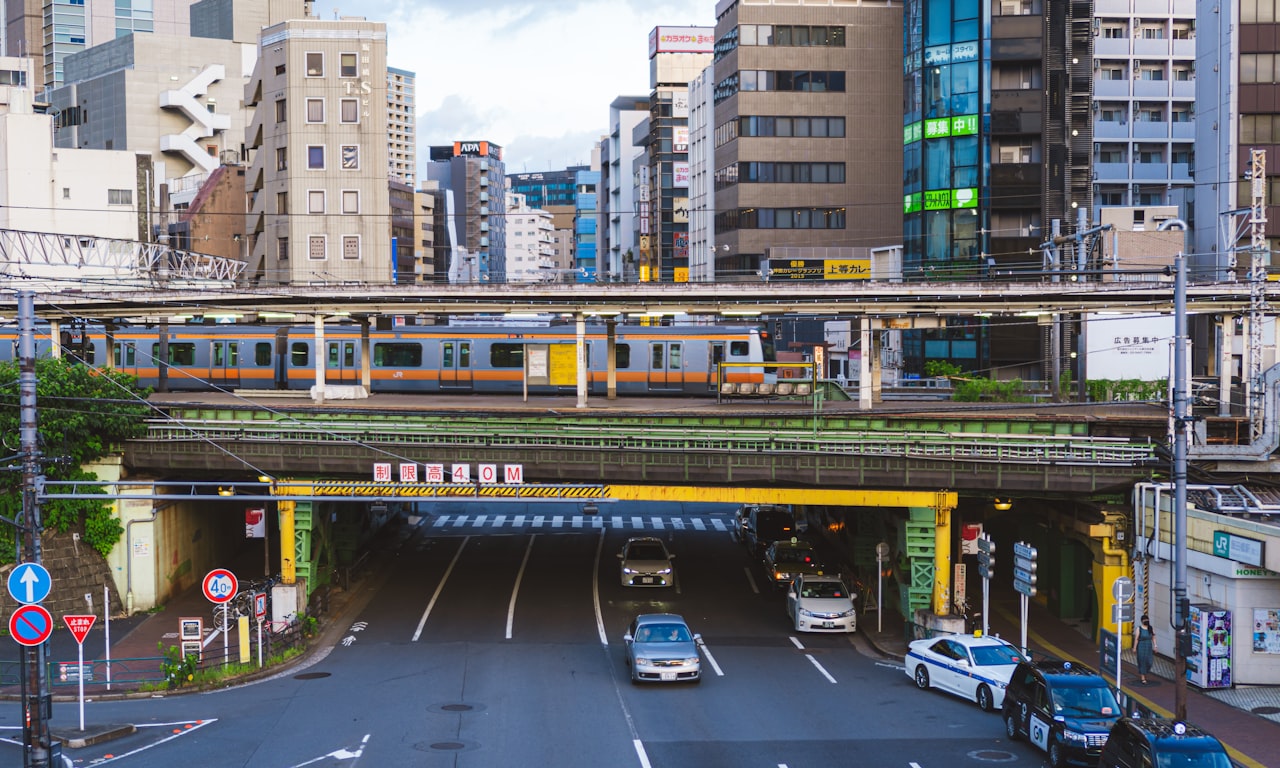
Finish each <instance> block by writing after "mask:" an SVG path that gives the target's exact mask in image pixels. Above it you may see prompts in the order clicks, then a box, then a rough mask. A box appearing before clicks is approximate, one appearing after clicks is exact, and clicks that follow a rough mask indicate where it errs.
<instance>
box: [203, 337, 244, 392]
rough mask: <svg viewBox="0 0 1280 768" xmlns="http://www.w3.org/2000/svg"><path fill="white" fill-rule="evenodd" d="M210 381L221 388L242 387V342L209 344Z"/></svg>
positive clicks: (215, 342)
mask: <svg viewBox="0 0 1280 768" xmlns="http://www.w3.org/2000/svg"><path fill="white" fill-rule="evenodd" d="M209 381H210V382H212V383H213V384H216V385H218V386H220V387H238V386H240V342H238V341H223V340H221V339H214V340H213V341H211V342H209Z"/></svg>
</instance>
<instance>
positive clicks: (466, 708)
mask: <svg viewBox="0 0 1280 768" xmlns="http://www.w3.org/2000/svg"><path fill="white" fill-rule="evenodd" d="M440 709H443V710H444V711H445V712H470V711H471V710H473V709H475V707H473V706H471V705H470V704H445V705H444V706H443V707H441V708H440Z"/></svg>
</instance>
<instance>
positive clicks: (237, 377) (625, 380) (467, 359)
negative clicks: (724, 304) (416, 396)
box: [0, 324, 776, 396]
mask: <svg viewBox="0 0 1280 768" xmlns="http://www.w3.org/2000/svg"><path fill="white" fill-rule="evenodd" d="M3 333H4V335H6V336H8V337H9V339H10V341H11V342H12V343H10V344H0V357H3V358H4V359H12V356H14V355H16V350H17V331H16V330H15V329H13V328H12V327H9V328H6V329H5V330H4V331H3ZM160 333H161V331H160V329H159V327H158V326H123V327H119V328H116V329H114V330H113V331H112V332H111V334H110V336H109V337H108V335H107V333H106V332H105V331H104V329H103V328H102V327H95V326H89V327H87V328H84V329H79V330H63V331H61V334H60V335H61V341H62V345H61V346H62V353H63V354H64V355H66V356H74V357H76V358H78V359H80V360H83V361H84V362H86V363H88V364H91V365H96V366H102V365H106V364H108V361H110V363H109V364H110V366H111V367H113V368H116V369H118V370H120V371H124V372H127V373H131V374H133V375H135V376H137V377H138V379H139V381H140V383H141V384H143V385H144V386H149V387H153V388H155V387H156V386H157V385H158V383H159V372H160V371H159V366H158V365H157V361H158V360H159V359H160V355H161V352H160ZM368 334H369V339H368V347H367V348H368V349H369V350H370V354H369V356H370V360H369V375H370V386H371V389H372V391H373V392H454V393H466V392H477V393H515V394H519V393H521V392H523V391H524V388H525V386H526V385H525V382H526V377H527V380H528V382H529V383H528V391H529V393H530V394H557V393H564V392H572V391H574V390H575V389H576V387H577V349H576V341H577V337H576V332H575V329H574V326H573V325H549V326H503V325H486V326H481V325H470V324H468V325H459V326H452V325H429V326H403V327H398V328H395V329H391V330H376V329H372V328H371V329H370V330H369V331H368ZM165 335H166V337H167V345H166V346H167V359H168V366H167V369H168V370H167V372H166V373H167V376H166V378H167V388H168V389H169V390H170V391H204V390H214V389H279V390H286V389H300V390H306V389H310V388H311V387H312V386H313V385H314V384H315V383H316V357H315V356H316V343H317V340H316V337H315V330H314V327H313V326H310V325H257V324H250V325H230V324H213V325H208V324H205V325H180V326H170V327H168V328H167V330H166V332H165ZM585 338H586V345H587V361H588V363H587V365H588V374H587V380H588V386H589V389H590V391H591V392H592V393H596V392H599V393H601V394H604V392H605V388H606V384H607V378H606V376H607V374H606V372H607V359H606V355H607V346H608V345H607V340H606V331H605V328H604V326H597V325H588V326H587V329H586V337H585ZM615 341H616V344H615V353H614V359H615V371H616V381H617V390H618V392H619V393H622V394H652V395H664V394H671V395H704V396H705V395H708V394H714V393H715V392H716V390H717V387H718V384H719V383H722V382H734V383H742V382H752V383H757V384H758V383H760V382H763V381H772V380H773V379H774V376H775V374H774V371H775V369H774V368H772V367H770V366H768V365H767V363H770V362H774V361H776V356H775V353H774V347H773V340H772V337H771V336H770V334H769V333H768V332H767V331H766V330H765V329H764V328H761V327H759V326H748V325H732V326H731V325H684V326H629V325H625V326H624V325H618V326H617V327H616V329H615ZM320 344H321V345H322V347H321V350H322V352H321V353H322V355H323V357H324V367H325V368H324V379H325V383H326V384H338V385H342V384H351V385H355V384H360V383H361V379H362V373H363V367H364V360H363V352H362V350H363V349H365V348H366V347H365V345H364V344H363V340H362V338H361V329H360V327H359V326H358V325H354V324H342V325H334V326H326V327H325V329H324V335H323V339H322V340H321V341H320ZM108 347H109V348H110V352H109V353H108ZM52 350H53V344H52V342H51V339H50V338H49V329H48V328H47V327H42V328H39V329H37V332H36V353H37V355H49V354H52V353H53V352H52ZM526 358H527V360H526ZM722 363H725V364H729V365H721V364H722Z"/></svg>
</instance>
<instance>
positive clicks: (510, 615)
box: [507, 533, 538, 640]
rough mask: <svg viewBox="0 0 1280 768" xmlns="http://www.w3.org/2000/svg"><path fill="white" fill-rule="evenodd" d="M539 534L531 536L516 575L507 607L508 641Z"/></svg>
mask: <svg viewBox="0 0 1280 768" xmlns="http://www.w3.org/2000/svg"><path fill="white" fill-rule="evenodd" d="M536 538H538V534H536V533H532V534H529V546H527V547H525V548H524V559H523V560H521V561H520V571H519V572H518V573H516V583H515V586H514V587H512V588H511V602H510V603H509V604H508V605H507V639H508V640H510V639H511V625H512V624H514V623H515V620H516V597H517V596H519V594H520V582H521V581H524V569H525V566H527V565H529V555H530V554H531V553H532V552H533V540H534V539H536Z"/></svg>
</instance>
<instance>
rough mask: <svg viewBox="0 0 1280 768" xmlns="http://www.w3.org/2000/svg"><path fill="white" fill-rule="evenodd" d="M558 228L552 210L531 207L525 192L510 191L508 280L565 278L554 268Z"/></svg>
mask: <svg viewBox="0 0 1280 768" xmlns="http://www.w3.org/2000/svg"><path fill="white" fill-rule="evenodd" d="M554 232H555V227H554V226H553V225H552V223H551V214H549V213H547V212H546V211H544V210H542V209H541V208H533V207H531V206H530V205H529V203H528V201H527V199H526V198H525V196H524V195H522V194H520V193H518V192H507V282H509V283H552V282H561V280H562V276H561V275H560V274H558V273H557V272H555V271H554V270H555V266H554V259H553V252H554V248H555V235H554Z"/></svg>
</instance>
